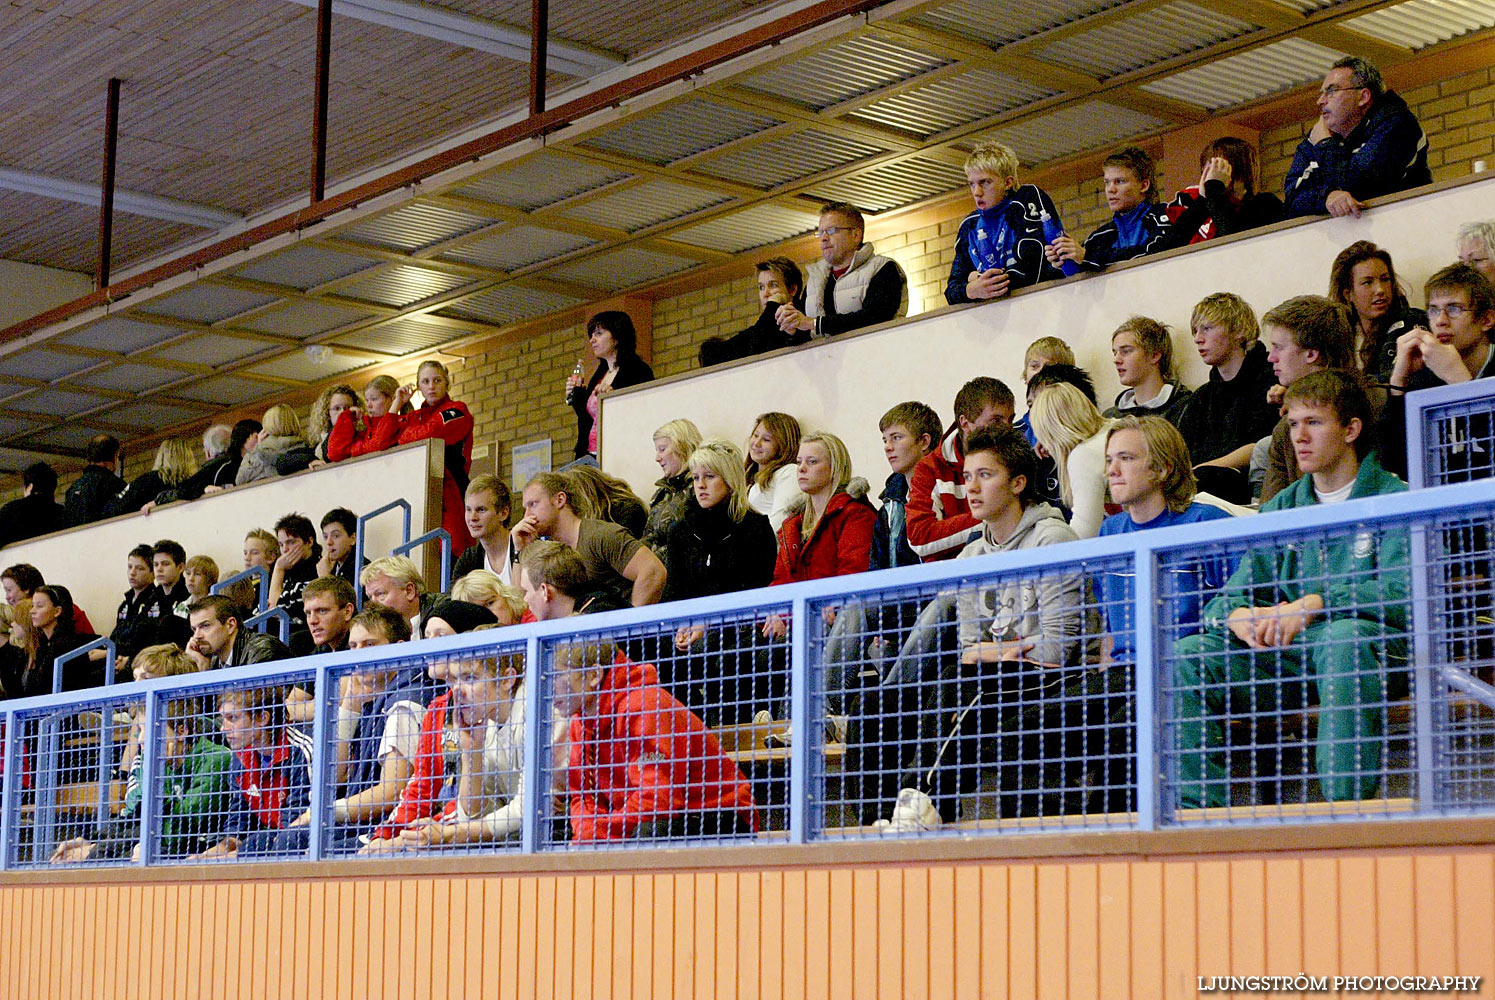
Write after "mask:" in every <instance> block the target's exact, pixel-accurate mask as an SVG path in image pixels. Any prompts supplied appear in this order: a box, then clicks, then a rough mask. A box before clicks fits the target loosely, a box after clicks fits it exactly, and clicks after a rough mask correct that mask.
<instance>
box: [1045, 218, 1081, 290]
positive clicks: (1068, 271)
mask: <svg viewBox="0 0 1495 1000" xmlns="http://www.w3.org/2000/svg"><path fill="white" fill-rule="evenodd" d="M1038 220H1039V221H1040V222H1042V223H1043V242H1044V243H1046V244H1048V245H1050V246H1052V245H1053V243H1054V241H1055V240H1057V239H1058V238H1059V237H1061V236H1063V235H1064V227H1063V226H1061V225H1059V223H1058V222H1056V221H1054V217H1053V216H1052V215H1050V214H1049V213H1048V212H1043V213H1042V214H1040V215H1039V216H1038ZM1059 270H1060V271H1061V272H1062V273H1063V274H1064V276H1065V277H1066V278H1067V277H1069V276H1070V275H1072V274H1079V273H1080V265H1078V264H1076V263H1075V262H1074V261H1072V260H1070V259H1069V258H1067V257H1066V258H1065V259H1064V261H1063V263H1061V264H1060V265H1059Z"/></svg>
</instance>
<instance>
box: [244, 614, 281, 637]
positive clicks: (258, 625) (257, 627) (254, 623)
mask: <svg viewBox="0 0 1495 1000" xmlns="http://www.w3.org/2000/svg"><path fill="white" fill-rule="evenodd" d="M271 622H275V623H276V625H277V627H278V628H279V629H280V641H281V643H282V644H289V643H290V641H291V615H290V612H288V611H286V609H285V608H271V609H269V610H268V611H261V612H260V613H259V614H257V615H251V616H250V617H249V619H248V620H247V621H245V622H244V627H245V628H246V629H252V630H254V631H257V632H264V631H265V630H266V627H267V626H268V625H269V624H270V623H271Z"/></svg>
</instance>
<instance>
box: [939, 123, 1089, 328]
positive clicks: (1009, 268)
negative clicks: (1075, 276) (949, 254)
mask: <svg viewBox="0 0 1495 1000" xmlns="http://www.w3.org/2000/svg"><path fill="white" fill-rule="evenodd" d="M965 167H966V179H967V180H968V181H970V184H971V197H972V198H973V199H974V200H975V202H976V210H975V211H974V212H972V213H971V214H970V215H968V216H966V217H965V220H964V221H962V222H961V224H960V232H959V233H958V234H956V237H955V260H954V262H953V263H952V264H951V265H950V280H949V282H948V283H947V284H946V286H945V301H947V302H949V303H950V304H951V305H954V304H956V303H957V302H978V301H981V300H983V299H999V298H1001V297H1002V296H1004V295H1006V294H1007V293H1008V292H1011V291H1012V290H1013V289H1015V288H1026V287H1028V286H1029V285H1036V284H1038V283H1039V282H1040V281H1049V280H1051V279H1054V278H1058V277H1062V275H1061V273H1060V271H1059V269H1058V268H1057V267H1055V266H1054V265H1052V264H1050V263H1049V262H1048V259H1047V258H1046V257H1045V255H1044V248H1045V246H1046V245H1047V242H1048V241H1047V240H1046V238H1045V237H1044V226H1045V225H1046V224H1047V225H1048V226H1049V227H1050V229H1051V230H1057V229H1062V228H1063V227H1062V225H1061V224H1060V222H1059V210H1058V209H1056V208H1055V207H1054V202H1053V199H1051V198H1050V197H1049V196H1048V194H1046V193H1045V192H1044V191H1043V190H1042V189H1041V188H1039V187H1037V186H1036V185H1033V184H1023V185H1019V184H1018V182H1017V154H1016V153H1014V152H1013V151H1012V150H1011V149H1009V148H1008V147H1006V146H1004V145H1002V144H1001V143H999V142H991V141H987V142H983V143H980V144H978V145H977V146H976V148H975V149H973V150H972V151H971V155H970V156H968V157H966V163H965Z"/></svg>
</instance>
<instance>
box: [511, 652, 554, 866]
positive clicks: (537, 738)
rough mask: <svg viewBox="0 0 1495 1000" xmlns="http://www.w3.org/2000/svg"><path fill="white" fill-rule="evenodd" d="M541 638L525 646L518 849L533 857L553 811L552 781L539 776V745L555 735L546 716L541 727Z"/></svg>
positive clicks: (547, 741) (548, 741) (543, 701)
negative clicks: (542, 823)
mask: <svg viewBox="0 0 1495 1000" xmlns="http://www.w3.org/2000/svg"><path fill="white" fill-rule="evenodd" d="M541 667H542V663H541V660H540V639H539V637H538V636H534V635H531V636H530V637H529V639H528V640H526V642H525V646H524V798H525V803H524V813H523V814H522V815H521V816H520V817H519V849H520V851H522V852H523V853H525V854H534V853H535V852H536V851H538V850H539V849H540V820H541V818H542V817H543V816H545V814H546V813H547V812H548V811H549V809H550V794H549V793H550V788H549V782H548V781H547V782H546V785H545V786H542V785H541V784H540V782H541V780H542V779H547V778H548V777H549V775H548V774H544V775H542V774H541V773H540V771H541V768H540V759H541V754H540V743H541V741H542V740H544V741H545V745H546V747H547V748H548V747H549V745H550V739H551V737H552V736H553V734H552V733H551V732H550V721H551V720H550V716H549V713H547V714H546V716H545V725H543V726H542V725H541V724H540V713H541V711H542V705H543V704H544V703H546V702H547V701H548V699H546V698H545V697H544V692H542V691H541V690H540V689H541V687H542V686H543V685H544V678H543V677H542V676H541V673H542V671H541Z"/></svg>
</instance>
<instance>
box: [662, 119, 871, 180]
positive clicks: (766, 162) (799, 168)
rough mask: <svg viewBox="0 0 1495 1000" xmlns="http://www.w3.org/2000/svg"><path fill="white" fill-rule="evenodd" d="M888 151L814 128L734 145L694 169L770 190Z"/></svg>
mask: <svg viewBox="0 0 1495 1000" xmlns="http://www.w3.org/2000/svg"><path fill="white" fill-rule="evenodd" d="M885 152H887V147H885V146H874V145H873V144H871V143H869V142H864V141H862V140H860V139H853V138H851V137H849V136H844V135H838V134H836V133H834V132H828V131H825V130H823V129H813V128H812V129H805V130H804V131H803V132H791V133H788V134H787V135H780V136H776V137H774V138H772V139H766V140H764V141H763V142H754V143H747V144H743V145H740V146H733V147H732V148H731V149H729V150H725V151H723V152H721V153H718V154H713V155H711V156H709V157H705V158H703V159H702V160H701V161H700V162H698V163H692V164H691V170H692V171H694V172H695V173H699V174H706V175H707V176H710V177H721V178H723V179H725V180H730V181H736V182H737V183H739V184H751V185H753V186H754V187H759V188H765V189H767V188H775V187H778V186H779V185H780V184H787V183H789V182H790V181H797V180H799V179H800V178H802V177H809V176H810V175H811V174H818V173H820V172H821V171H824V170H834V169H835V168H836V167H845V166H849V165H850V164H853V163H856V162H857V161H858V160H865V159H867V158H869V157H872V156H876V155H878V154H879V153H885Z"/></svg>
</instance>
